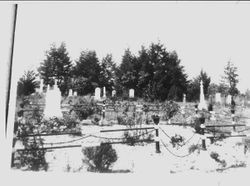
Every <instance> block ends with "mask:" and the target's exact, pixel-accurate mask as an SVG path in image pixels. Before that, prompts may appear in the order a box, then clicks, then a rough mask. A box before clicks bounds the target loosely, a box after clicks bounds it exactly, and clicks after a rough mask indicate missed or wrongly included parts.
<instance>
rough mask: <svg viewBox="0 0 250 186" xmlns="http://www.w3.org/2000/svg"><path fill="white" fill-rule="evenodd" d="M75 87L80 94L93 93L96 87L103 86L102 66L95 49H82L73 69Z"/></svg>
mask: <svg viewBox="0 0 250 186" xmlns="http://www.w3.org/2000/svg"><path fill="white" fill-rule="evenodd" d="M73 73H74V89H75V90H77V91H78V93H79V94H80V95H85V94H92V93H94V90H95V88H96V87H98V86H100V87H102V86H103V84H102V82H101V78H100V74H101V66H100V63H99V60H98V58H97V55H96V52H95V51H82V52H81V54H80V57H79V59H78V60H77V61H76V65H75V67H74V70H73Z"/></svg>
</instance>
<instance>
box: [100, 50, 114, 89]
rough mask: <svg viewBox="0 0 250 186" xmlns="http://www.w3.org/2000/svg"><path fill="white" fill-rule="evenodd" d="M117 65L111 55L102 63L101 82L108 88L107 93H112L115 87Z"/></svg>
mask: <svg viewBox="0 0 250 186" xmlns="http://www.w3.org/2000/svg"><path fill="white" fill-rule="evenodd" d="M116 68H117V67H116V64H115V63H114V61H113V57H112V55H111V54H107V55H106V56H105V57H104V58H103V59H102V62H101V73H100V81H101V84H102V85H103V86H105V87H106V90H107V92H111V91H112V90H113V88H114V85H115V71H116Z"/></svg>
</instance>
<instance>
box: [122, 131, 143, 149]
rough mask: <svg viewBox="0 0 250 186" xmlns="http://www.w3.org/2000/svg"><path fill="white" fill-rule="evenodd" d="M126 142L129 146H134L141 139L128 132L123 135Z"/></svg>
mask: <svg viewBox="0 0 250 186" xmlns="http://www.w3.org/2000/svg"><path fill="white" fill-rule="evenodd" d="M123 138H124V140H123V141H124V142H125V143H126V144H128V145H131V146H134V145H135V143H136V141H137V140H139V137H138V136H137V135H136V134H131V133H129V132H128V131H125V132H124V134H123Z"/></svg>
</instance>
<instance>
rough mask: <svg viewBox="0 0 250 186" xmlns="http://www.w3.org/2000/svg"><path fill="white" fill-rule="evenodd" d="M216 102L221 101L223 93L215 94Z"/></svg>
mask: <svg viewBox="0 0 250 186" xmlns="http://www.w3.org/2000/svg"><path fill="white" fill-rule="evenodd" d="M215 102H216V103H221V102H222V101H221V93H216V94H215Z"/></svg>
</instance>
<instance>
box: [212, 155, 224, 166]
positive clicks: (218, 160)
mask: <svg viewBox="0 0 250 186" xmlns="http://www.w3.org/2000/svg"><path fill="white" fill-rule="evenodd" d="M210 157H211V158H212V159H214V160H215V161H216V162H218V163H221V165H222V167H226V166H227V163H226V161H225V160H220V158H219V154H218V153H217V152H211V153H210Z"/></svg>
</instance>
